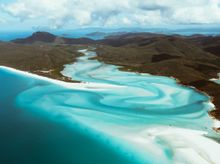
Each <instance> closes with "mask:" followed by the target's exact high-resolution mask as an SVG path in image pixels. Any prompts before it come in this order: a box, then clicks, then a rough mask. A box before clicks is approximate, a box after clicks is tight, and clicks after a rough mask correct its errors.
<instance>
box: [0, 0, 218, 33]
mask: <svg viewBox="0 0 220 164" xmlns="http://www.w3.org/2000/svg"><path fill="white" fill-rule="evenodd" d="M219 24H220V0H194V1H191V0H185V1H176V0H164V1H158V0H149V1H145V2H143V1H141V0H136V1H133V0H120V1H116V0H93V1H90V2H89V1H87V0H31V1H30V0H2V1H1V2H0V31H5V30H10V31H21V30H45V29H46V30H66V29H77V28H91V27H98V28H100V27H102V28H103V27H104V28H122V27H126V28H135V27H139V28H168V29H169V28H171V29H176V28H185V29H187V28H192V27H193V28H194V27H199V28H209V27H210V28H213V27H217V26H218V25H219Z"/></svg>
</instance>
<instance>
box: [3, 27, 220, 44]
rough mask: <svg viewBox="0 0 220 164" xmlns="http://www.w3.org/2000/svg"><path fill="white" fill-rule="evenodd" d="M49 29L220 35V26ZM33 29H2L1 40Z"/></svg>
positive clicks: (77, 33) (84, 33)
mask: <svg viewBox="0 0 220 164" xmlns="http://www.w3.org/2000/svg"><path fill="white" fill-rule="evenodd" d="M41 31H47V32H50V33H53V34H56V35H58V36H64V37H69V38H80V37H87V38H91V39H94V40H98V39H103V38H104V37H105V36H107V35H109V34H112V33H116V32H152V33H162V34H168V35H172V34H180V35H186V36H188V35H193V34H203V35H219V34H220V29H219V27H192V28H184V27H181V28H180V27H179V28H112V29H111V28H109V29H108V28H82V29H73V30H41ZM33 32H35V31H33V30H30V31H0V40H2V41H10V40H13V39H17V38H25V37H28V36H30V35H31V34H32V33H33ZM94 32H101V33H103V35H97V36H90V35H88V34H90V33H94Z"/></svg>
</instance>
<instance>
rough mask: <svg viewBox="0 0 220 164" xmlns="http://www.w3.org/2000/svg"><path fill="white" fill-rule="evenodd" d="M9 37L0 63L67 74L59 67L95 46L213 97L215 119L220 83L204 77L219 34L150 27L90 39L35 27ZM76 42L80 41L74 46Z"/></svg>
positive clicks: (212, 71)
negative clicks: (30, 31)
mask: <svg viewBox="0 0 220 164" xmlns="http://www.w3.org/2000/svg"><path fill="white" fill-rule="evenodd" d="M12 42H13V43H0V65H6V66H10V67H14V68H18V69H21V70H28V71H31V72H35V73H38V74H42V72H39V71H42V70H46V71H48V70H52V72H50V73H47V74H46V76H50V77H53V78H58V79H61V80H68V79H66V78H64V77H63V76H62V75H61V74H60V71H61V70H62V69H63V65H64V64H67V63H71V62H74V60H75V59H76V57H77V56H79V55H80V54H79V53H77V49H79V48H80V46H89V45H92V46H96V48H97V49H96V51H97V55H98V56H97V57H96V59H98V60H100V61H104V62H106V63H110V64H115V65H119V66H122V67H121V69H122V70H126V71H128V70H129V71H135V72H145V73H151V74H154V75H163V76H172V77H175V78H177V79H179V80H180V82H181V83H182V84H185V85H190V86H194V87H196V88H197V89H199V90H201V91H204V92H206V93H208V94H209V95H210V96H212V97H213V98H214V100H213V101H214V104H215V105H216V108H217V109H219V110H216V111H214V112H212V115H213V116H215V117H216V118H218V119H220V98H219V97H220V85H218V84H215V83H213V82H211V81H209V79H211V78H217V77H216V76H217V73H219V72H220V46H219V45H220V36H204V35H192V36H180V35H172V36H167V35H163V34H152V33H121V34H118V35H112V36H108V37H106V38H105V39H103V40H98V41H94V40H91V39H88V38H79V39H73V38H64V37H57V36H55V35H52V34H49V33H45V32H37V33H34V34H33V35H32V36H30V37H28V38H25V39H16V40H13V41H12ZM79 44H80V46H79Z"/></svg>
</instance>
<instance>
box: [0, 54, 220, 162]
mask: <svg viewBox="0 0 220 164" xmlns="http://www.w3.org/2000/svg"><path fill="white" fill-rule="evenodd" d="M81 52H82V53H84V54H85V56H82V57H80V58H79V59H78V60H77V62H76V63H74V64H70V65H66V66H65V69H64V71H63V72H62V73H63V74H64V75H65V76H68V77H71V78H73V79H74V80H80V81H83V82H84V83H81V84H68V83H65V82H58V81H55V80H48V79H46V78H39V77H37V76H34V75H29V74H25V73H22V72H19V71H15V70H11V69H8V68H5V67H2V68H1V69H0V78H1V83H2V84H1V88H0V89H1V90H2V91H3V92H1V93H0V99H1V100H7V101H0V103H1V104H3V105H2V108H6V109H8V108H12V107H11V106H10V107H9V105H8V104H12V105H13V108H14V109H16V110H19V111H20V112H24V113H27V112H28V113H31V114H33V113H34V115H36V116H39V117H40V118H44V119H45V120H47V121H48V120H49V121H50V122H52V123H53V124H59V125H63V126H64V127H66V128H67V127H68V129H69V131H70V132H69V131H68V132H69V133H67V134H68V135H66V136H65V137H64V139H67V140H68V139H69V140H70V141H71V143H72V145H71V144H70V146H69V147H68V151H69V152H70V153H69V154H68V155H67V154H64V153H63V154H61V155H60V154H58V153H57V154H56V152H53V150H50V151H52V154H53V155H55V157H54V156H53V158H51V157H50V158H48V159H47V160H49V161H50V162H51V161H53V160H54V161H53V162H55V163H56V162H58V161H62V160H64V159H65V160H66V161H67V162H64V161H63V163H68V162H69V163H82V164H84V163H85V164H87V163H94V164H96V163H97V164H98V163H116V164H117V163H133V164H134V163H135V164H136V163H137V164H139V163H140V164H142V163H143V164H145V163H160V164H161V163H220V158H219V157H218V152H220V145H219V143H218V142H216V141H214V140H212V139H211V138H219V135H218V134H216V133H215V132H214V131H213V130H212V124H213V120H211V118H209V116H208V110H210V109H211V108H212V107H213V105H212V104H211V103H210V102H209V97H207V96H205V95H203V94H200V93H198V92H195V90H193V89H191V88H187V87H184V86H181V85H179V84H177V83H176V81H175V80H174V79H171V78H168V77H159V76H152V75H148V74H138V73H131V72H121V71H119V70H118V68H117V67H116V66H113V65H107V64H104V63H101V62H98V61H97V60H89V58H91V57H94V56H96V53H95V52H93V51H88V50H82V51H81ZM85 82H89V83H85ZM3 84H4V87H2V86H3ZM5 84H7V85H5ZM15 84H16V85H15ZM28 116H29V115H28ZM6 122H7V121H6ZM16 123H17V122H16ZM30 125H32V122H31V123H30ZM42 126H43V125H42ZM30 128H31V126H30ZM50 133H51V130H48V131H46V132H45V134H44V136H43V139H42V140H44V139H45V138H50V137H51V135H50ZM37 134H38V133H37ZM71 134H74V137H73V136H72V135H71ZM71 137H73V138H72V140H71ZM69 140H68V141H69ZM70 141H69V142H70ZM52 143H55V144H58V145H59V144H61V145H65V146H66V145H68V143H66V142H64V141H63V140H55V141H54V142H52ZM73 145H77V147H75V146H73ZM50 146H51V145H50ZM62 148H63V150H64V152H65V148H66V147H61V149H62ZM23 151H25V150H23ZM46 153H48V152H46ZM52 159H53V160H52ZM58 163H59V162H58Z"/></svg>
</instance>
